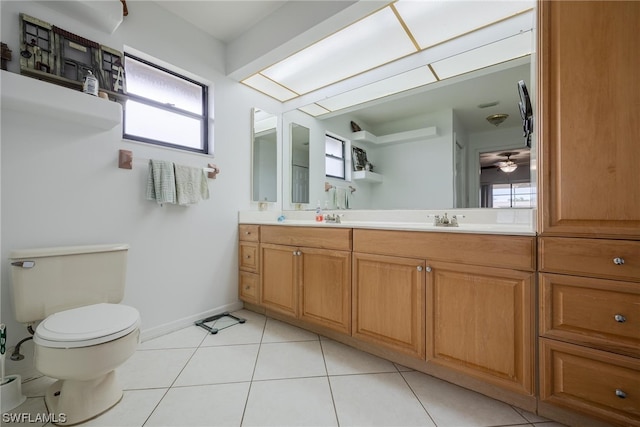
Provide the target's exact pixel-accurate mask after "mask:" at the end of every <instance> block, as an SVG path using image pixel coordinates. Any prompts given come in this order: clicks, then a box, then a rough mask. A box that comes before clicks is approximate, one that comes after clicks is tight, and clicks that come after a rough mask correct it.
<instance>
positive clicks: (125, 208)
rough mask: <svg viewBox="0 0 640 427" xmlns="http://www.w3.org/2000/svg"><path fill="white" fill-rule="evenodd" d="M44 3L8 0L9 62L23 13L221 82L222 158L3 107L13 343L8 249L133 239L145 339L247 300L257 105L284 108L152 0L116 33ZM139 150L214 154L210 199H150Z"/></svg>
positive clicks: (7, 317)
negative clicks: (241, 292)
mask: <svg viewBox="0 0 640 427" xmlns="http://www.w3.org/2000/svg"><path fill="white" fill-rule="evenodd" d="M43 3H47V2H43ZM43 3H40V2H24V1H20V2H13V1H2V3H1V7H2V9H1V19H2V27H1V31H2V32H1V38H2V41H3V42H5V43H7V44H8V45H9V48H10V49H12V50H13V58H14V59H13V61H11V62H10V70H13V71H16V70H17V68H18V67H19V61H18V58H19V51H20V49H19V42H18V40H19V39H18V37H19V31H18V13H19V12H25V13H27V14H29V15H32V16H34V17H37V18H40V19H42V20H45V21H47V22H50V23H52V24H55V25H58V26H60V27H61V28H64V29H66V30H68V31H71V32H74V33H76V34H79V35H82V36H83V37H85V38H88V39H91V40H94V41H97V42H99V43H102V44H105V45H107V46H110V47H113V48H115V49H120V50H123V46H124V45H125V44H126V45H127V46H131V47H133V48H135V49H137V50H139V51H141V52H144V53H147V54H149V55H151V56H154V57H156V58H158V59H160V60H161V61H164V62H166V63H167V64H170V65H173V66H176V67H178V68H180V69H182V70H186V71H188V72H190V73H193V74H194V75H196V76H199V77H201V78H204V79H206V80H208V81H209V82H211V83H212V84H213V91H212V94H213V99H214V100H215V102H214V101H213V100H212V104H213V110H212V111H214V112H215V127H214V140H215V142H214V147H215V157H214V158H213V159H212V158H211V157H209V156H203V155H198V154H192V153H187V152H180V151H175V150H169V149H164V148H160V147H154V146H151V145H146V144H140V143H134V142H127V141H123V140H122V138H121V128H120V126H117V127H116V128H114V129H113V130H111V131H107V132H101V131H96V130H94V129H91V128H89V127H82V126H72V125H69V124H68V123H56V122H54V121H51V120H40V119H39V118H38V115H37V114H34V115H33V116H31V115H29V116H27V115H25V114H19V113H16V112H12V111H7V110H5V109H3V110H2V117H1V120H2V123H1V124H2V131H1V132H2V133H1V137H2V138H1V151H2V155H1V161H2V169H1V180H0V182H1V185H2V193H1V194H2V203H1V208H2V212H1V221H2V223H1V231H2V237H1V247H0V250H1V256H0V258H1V263H2V264H1V265H2V275H1V279H2V284H1V285H2V286H1V287H2V293H1V296H2V302H1V304H2V306H1V308H2V312H1V315H2V319H1V320H2V322H4V323H6V324H7V325H8V331H9V339H8V346H9V347H11V346H13V345H15V344H16V342H17V341H18V340H19V339H21V338H23V337H25V336H26V335H27V332H26V330H25V329H24V327H23V326H22V325H18V324H16V323H15V321H14V320H13V309H12V302H11V293H10V274H9V268H8V267H9V262H8V256H9V252H10V251H11V250H12V249H19V248H31V247H47V246H59V245H79V244H95V243H110V242H126V243H129V244H130V246H131V249H130V251H129V264H128V273H127V288H126V292H125V298H124V301H123V302H124V303H125V304H129V305H131V306H134V307H136V308H137V309H138V310H139V311H140V313H141V315H142V331H143V338H145V337H152V336H156V335H159V334H163V333H166V332H169V331H171V330H174V329H178V328H180V327H183V326H186V325H187V324H189V323H190V322H192V321H194V320H197V319H199V318H201V317H204V316H207V315H210V314H213V313H214V312H216V313H217V312H220V311H223V310H225V309H229V308H235V307H239V306H240V303H239V301H238V295H237V231H236V230H237V213H238V210H244V209H249V207H250V202H249V199H250V197H249V196H250V176H251V174H250V172H249V169H250V137H251V136H250V135H251V132H250V126H251V122H250V117H251V107H254V106H257V107H262V108H269V109H270V111H277V110H278V108H279V104H277V103H275V102H272V101H271V100H270V99H267V98H266V97H264V96H261V95H259V94H258V93H256V92H254V91H252V90H250V89H248V88H245V87H244V86H242V85H240V84H238V83H236V82H234V81H232V80H230V79H228V78H226V77H225V76H224V75H223V74H222V70H224V57H223V56H224V47H223V46H222V45H221V43H219V42H218V41H216V40H214V39H212V38H211V37H209V36H207V35H206V34H204V33H203V32H201V31H199V30H197V29H194V28H192V27H190V26H187V25H186V23H184V22H183V21H181V20H176V19H173V18H172V16H171V15H169V14H168V13H167V12H165V11H164V10H163V9H162V8H159V7H157V6H156V5H155V4H154V3H153V2H129V3H128V7H129V16H128V17H126V18H125V20H124V22H123V23H122V24H121V26H120V27H119V28H118V29H117V30H116V31H115V32H114V33H113V34H111V35H109V34H106V33H104V32H101V31H99V30H97V29H95V28H91V27H90V26H87V25H85V24H84V23H82V22H76V21H73V20H71V19H69V18H68V17H67V16H65V15H64V14H60V13H57V12H56V11H54V10H53V9H50V8H49V7H47V6H46V5H44V4H43ZM25 96H36V97H37V96H38V94H34V93H25ZM87 96H88V95H87ZM59 102H61V103H64V102H68V101H67V100H65V99H60V100H59ZM121 148H123V149H129V150H132V151H133V153H134V168H133V170H125V169H118V167H117V154H118V150H119V149H121ZM135 157H145V158H159V159H166V160H172V161H175V162H177V163H181V164H186V165H192V166H198V165H202V166H203V167H204V166H206V164H207V163H209V162H214V163H216V164H217V165H218V167H219V168H220V169H221V173H220V174H219V175H218V177H217V179H215V180H209V190H210V193H211V199H210V200H207V201H203V202H201V203H199V204H197V205H194V206H190V207H179V206H174V205H166V206H164V207H160V206H157V205H156V204H155V203H154V202H151V201H146V200H145V199H144V188H145V182H146V175H147V167H146V165H145V164H144V163H145V162H140V161H138V162H136V160H135ZM24 349H25V351H26V352H29V350H30V349H32V344H29V343H28V344H25V346H24ZM8 371H9V372H16V371H18V372H19V371H23V372H25V371H29V365H28V362H18V363H10V364H9V365H8Z"/></svg>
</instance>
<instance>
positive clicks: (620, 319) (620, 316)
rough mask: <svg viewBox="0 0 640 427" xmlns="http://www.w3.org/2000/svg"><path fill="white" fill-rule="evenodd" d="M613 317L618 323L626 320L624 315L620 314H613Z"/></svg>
mask: <svg viewBox="0 0 640 427" xmlns="http://www.w3.org/2000/svg"><path fill="white" fill-rule="evenodd" d="M613 318H614V319H615V320H616V322H618V323H624V322H626V321H627V318H626V317H624V316H623V315H622V314H616V315H615V316H613Z"/></svg>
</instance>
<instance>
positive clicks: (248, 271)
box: [238, 224, 260, 304]
mask: <svg viewBox="0 0 640 427" xmlns="http://www.w3.org/2000/svg"><path fill="white" fill-rule="evenodd" d="M238 239H239V242H238V268H239V277H238V294H239V297H240V299H241V300H242V301H246V302H249V303H254V304H256V303H258V301H259V297H258V292H259V284H260V275H259V272H260V270H259V269H260V258H259V257H260V251H259V245H260V244H259V241H260V226H258V225H252V224H241V225H240V226H239V227H238Z"/></svg>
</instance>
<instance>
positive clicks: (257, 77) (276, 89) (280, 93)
mask: <svg viewBox="0 0 640 427" xmlns="http://www.w3.org/2000/svg"><path fill="white" fill-rule="evenodd" d="M242 83H244V84H246V85H247V86H251V87H252V88H254V89H255V90H257V91H258V92H262V93H264V94H266V95H269V96H270V97H272V98H275V99H277V100H279V101H282V102H284V101H287V100H289V99H293V98H295V97H297V96H298V94H296V93H294V92H291V91H290V90H289V89H287V88H285V87H282V86H281V85H279V84H278V83H276V82H273V81H271V80H269V79H268V78H266V77H264V76H263V75H261V74H254V75H253V76H251V77H249V78H248V79H245V80H243V81H242Z"/></svg>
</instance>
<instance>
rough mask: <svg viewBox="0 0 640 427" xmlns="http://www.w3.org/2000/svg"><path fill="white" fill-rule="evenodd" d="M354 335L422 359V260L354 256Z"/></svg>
mask: <svg viewBox="0 0 640 427" xmlns="http://www.w3.org/2000/svg"><path fill="white" fill-rule="evenodd" d="M353 270H354V271H353V327H352V331H353V336H354V337H357V338H360V339H362V340H364V341H369V342H372V343H375V344H379V345H382V346H385V347H388V348H390V349H392V350H396V351H400V352H402V353H405V354H408V355H410V356H413V357H417V358H420V359H424V355H425V350H424V318H425V317H424V316H425V289H424V287H425V277H424V276H425V273H424V260H417V259H412V258H399V257H391V256H383V255H369V254H361V253H354V254H353Z"/></svg>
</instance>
